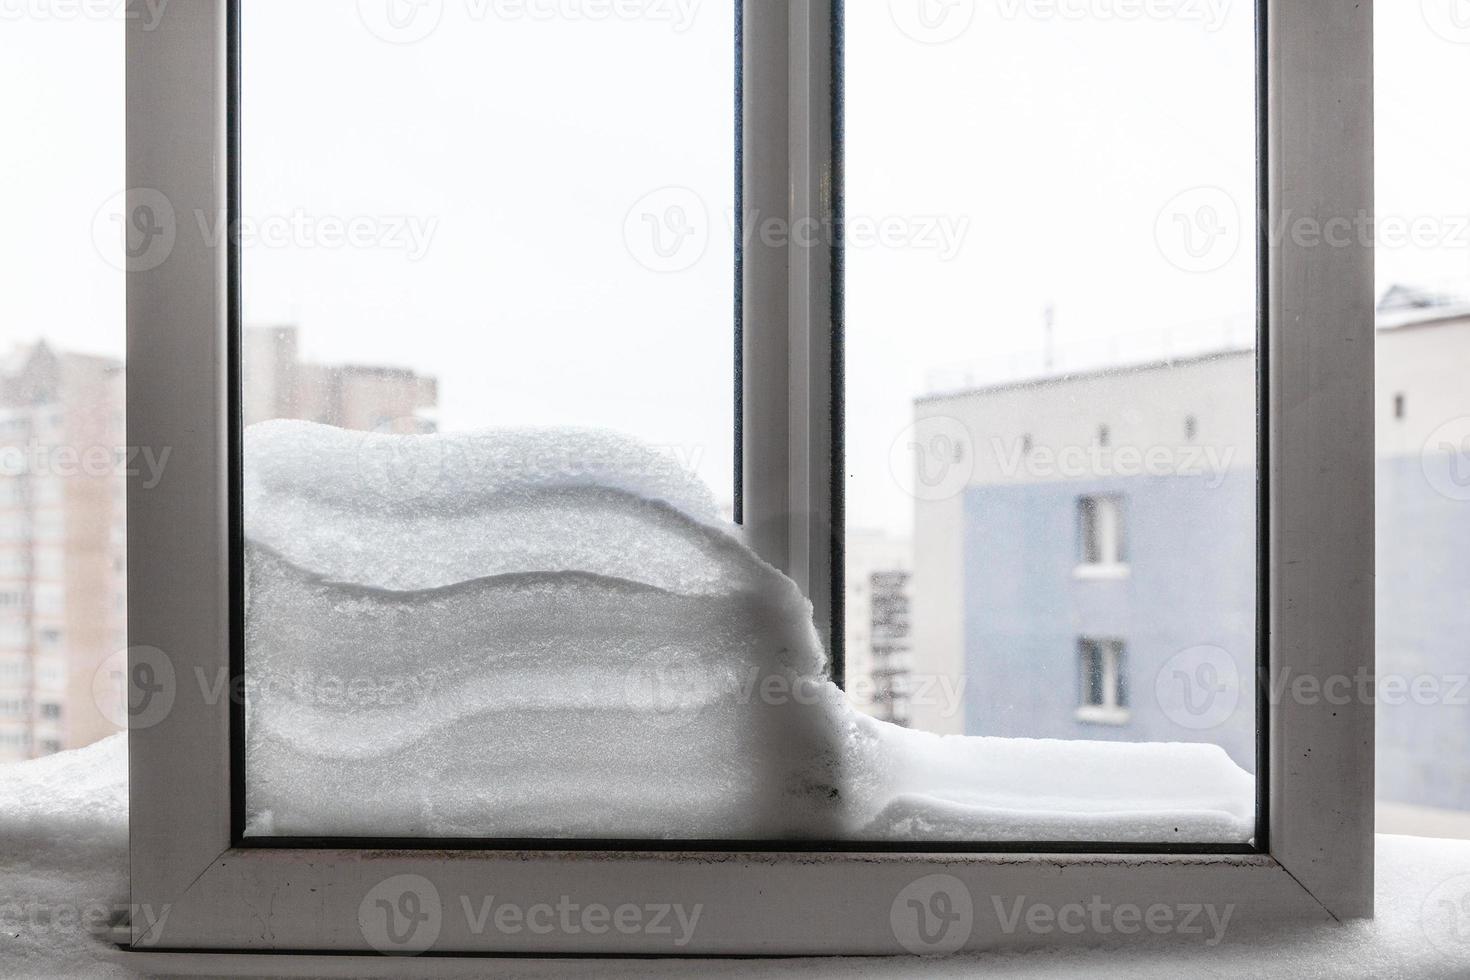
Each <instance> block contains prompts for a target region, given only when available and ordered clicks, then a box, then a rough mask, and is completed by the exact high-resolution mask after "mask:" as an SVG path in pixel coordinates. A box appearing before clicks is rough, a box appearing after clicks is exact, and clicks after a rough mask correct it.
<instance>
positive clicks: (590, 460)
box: [245, 422, 1254, 842]
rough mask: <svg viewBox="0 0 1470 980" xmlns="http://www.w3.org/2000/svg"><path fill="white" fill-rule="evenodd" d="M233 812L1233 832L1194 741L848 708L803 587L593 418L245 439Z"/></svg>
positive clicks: (540, 833)
mask: <svg viewBox="0 0 1470 980" xmlns="http://www.w3.org/2000/svg"><path fill="white" fill-rule="evenodd" d="M245 530H246V539H247V548H246V576H247V577H246V584H247V589H246V603H247V605H246V690H247V698H246V725H247V729H246V730H247V779H246V785H247V811H248V821H249V823H248V828H249V832H250V833H252V834H258V835H286V836H322V835H326V836H373V837H398V836H404V837H410V836H447V837H501V838H504V837H511V838H529V837H536V838H540V837H580V838H650V839H762V838H779V839H847V840H867V841H893V840H942V841H960V840H984V841H1005V840H1027V839H1030V840H1038V839H1041V840H1058V841H1060V840H1094V841H1095V840H1110V841H1149V842H1160V841H1190V842H1242V841H1246V840H1248V839H1249V838H1250V836H1251V834H1252V828H1253V821H1254V780H1253V779H1252V777H1251V776H1250V775H1249V774H1247V773H1245V772H1244V771H1242V770H1241V769H1239V768H1238V767H1237V766H1236V765H1235V764H1234V763H1233V762H1231V761H1230V759H1229V758H1228V756H1227V755H1226V754H1225V753H1224V752H1223V751H1222V750H1221V749H1219V748H1217V747H1215V746H1210V745H1183V744H1171V745H1159V744H1154V745H1129V744H1119V743H1101V742H1098V743H1092V742H1043V741H1029V740H1017V739H990V738H960V737H949V738H940V737H938V736H933V735H927V734H922V733H914V732H909V731H907V730H905V729H902V728H899V727H896V726H892V725H888V724H885V723H882V722H878V721H875V720H873V719H871V718H868V717H866V716H864V715H861V714H860V713H858V712H856V711H854V710H853V709H851V708H850V707H849V706H848V704H847V702H846V700H845V699H844V697H843V695H842V693H841V692H840V691H839V690H838V689H837V688H836V686H835V685H833V684H832V683H831V682H830V681H829V680H828V679H827V677H826V673H825V659H824V655H823V653H822V649H821V645H820V642H819V640H818V637H817V634H816V632H815V629H814V628H813V626H812V616H811V607H810V605H809V604H808V603H807V601H806V599H805V598H804V597H803V596H802V595H801V593H800V591H799V590H798V589H797V587H796V586H795V584H794V583H792V582H791V581H790V580H789V579H787V578H786V577H785V576H783V575H782V574H781V573H779V572H778V571H776V570H775V569H774V568H772V567H770V566H769V565H767V564H766V563H764V562H763V561H761V560H760V559H759V558H758V557H757V556H756V555H755V554H754V553H752V552H751V551H750V550H749V549H748V548H746V547H745V546H744V544H742V543H741V541H740V540H739V539H738V537H737V532H736V531H735V529H733V528H731V527H729V526H728V525H723V524H722V523H721V522H720V521H719V520H718V518H717V516H716V513H715V509H714V506H713V504H712V501H711V497H710V493H709V491H708V489H707V488H705V487H704V486H703V485H701V484H700V483H699V482H698V480H697V479H695V478H694V477H692V476H691V475H689V474H688V473H687V472H685V471H684V470H682V469H681V468H680V467H679V466H677V465H676V463H675V462H674V461H673V459H672V458H670V457H667V456H664V455H661V454H659V453H656V452H653V451H652V450H649V449H646V448H644V447H641V446H639V445H637V444H636V443H633V442H631V441H629V440H626V439H623V438H622V437H619V436H615V435H611V434H606V433H596V432H584V431H504V432H495V431H492V432H484V433H477V434H466V435H452V436H384V435H377V434H371V435H368V434H363V433H355V432H347V431H344V430H340V429H335V428H329V427H325V426H317V425H312V424H309V423H304V422H269V423H264V424H262V425H258V426H253V427H251V428H250V429H249V430H248V431H247V433H246V445H245Z"/></svg>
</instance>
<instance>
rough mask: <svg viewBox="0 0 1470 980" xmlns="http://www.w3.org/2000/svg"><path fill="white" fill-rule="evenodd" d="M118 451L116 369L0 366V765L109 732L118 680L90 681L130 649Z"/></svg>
mask: <svg viewBox="0 0 1470 980" xmlns="http://www.w3.org/2000/svg"><path fill="white" fill-rule="evenodd" d="M125 444H126V439H125V436H124V427H123V374H122V365H121V364H119V363H118V362H117V361H115V360H112V359H110V358H105V357H93V356H88V355H84V354H69V353H59V352H56V351H53V350H52V349H51V348H50V347H49V346H47V345H46V344H44V343H38V344H34V345H30V346H24V347H18V348H16V349H15V350H14V351H13V352H11V354H10V355H9V356H8V357H6V358H5V359H4V360H3V361H0V760H15V759H28V758H33V757H35V756H41V755H48V754H50V753H52V752H57V751H60V750H61V749H63V748H74V747H79V746H83V745H87V744H89V743H91V742H94V741H96V740H97V739H99V738H101V737H103V736H105V735H108V734H111V733H112V732H114V731H116V726H115V724H114V720H115V719H117V718H120V717H121V707H120V706H121V703H122V684H121V679H120V678H112V679H109V678H106V677H103V678H101V679H100V686H99V695H98V696H94V693H93V685H94V678H96V677H97V674H98V668H99V667H100V666H101V665H102V663H103V662H104V661H105V660H106V659H107V658H108V657H109V656H110V655H111V654H113V653H114V652H116V651H118V650H121V649H124V647H125V646H126V643H127V639H126V636H127V634H126V615H127V607H126V602H127V578H126V568H125V564H124V556H125V551H124V549H125V543H124V542H125V534H126V525H125V510H124V500H123V487H124V479H123V475H124V473H125V472H126V470H127V468H128V467H129V466H131V465H133V464H134V463H135V462H136V461H135V460H131V459H129V458H128V454H127V453H126V451H125V450H124V448H123V447H124V446H125ZM113 700H115V701H116V705H113V704H110V703H109V701H113Z"/></svg>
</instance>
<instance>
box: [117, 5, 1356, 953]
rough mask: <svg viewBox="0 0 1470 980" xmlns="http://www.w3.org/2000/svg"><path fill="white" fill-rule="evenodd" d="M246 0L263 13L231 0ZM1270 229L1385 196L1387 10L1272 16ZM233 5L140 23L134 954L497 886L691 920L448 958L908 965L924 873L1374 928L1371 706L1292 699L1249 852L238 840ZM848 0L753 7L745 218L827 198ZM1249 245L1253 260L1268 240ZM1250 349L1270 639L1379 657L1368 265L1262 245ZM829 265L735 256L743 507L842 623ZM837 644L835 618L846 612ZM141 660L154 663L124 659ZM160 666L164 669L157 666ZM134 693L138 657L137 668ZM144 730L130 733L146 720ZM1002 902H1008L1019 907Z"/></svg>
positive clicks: (334, 931) (133, 415) (258, 938)
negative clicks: (232, 429) (1382, 111)
mask: <svg viewBox="0 0 1470 980" xmlns="http://www.w3.org/2000/svg"><path fill="white" fill-rule="evenodd" d="M244 2H251V0H244ZM1265 7H1266V14H1267V16H1266V25H1267V27H1266V51H1267V58H1266V63H1267V71H1266V78H1267V84H1266V86H1265V90H1264V91H1265V107H1266V110H1267V112H1266V116H1267V119H1268V140H1267V142H1268V144H1269V165H1268V167H1267V171H1266V172H1267V174H1268V178H1267V180H1266V187H1265V191H1266V194H1265V197H1266V200H1267V201H1268V202H1269V203H1268V205H1267V210H1266V217H1268V218H1269V219H1270V226H1272V227H1274V226H1275V225H1276V222H1277V219H1278V218H1279V217H1280V216H1281V215H1283V214H1290V215H1292V216H1293V217H1295V218H1315V219H1317V220H1318V221H1319V222H1326V221H1327V220H1328V219H1331V218H1337V217H1342V216H1353V215H1357V214H1359V213H1366V212H1369V211H1370V210H1371V205H1372V5H1371V3H1370V2H1361V3H1343V2H1340V0H1268V2H1267V3H1266V4H1265ZM228 9H229V8H228V0H176V2H175V3H172V4H170V5H169V7H168V9H167V11H166V12H165V13H164V16H163V17H162V18H161V19H160V20H158V21H157V23H156V24H151V23H150V25H149V27H150V28H151V29H145V26H144V22H143V20H141V19H135V20H130V21H129V24H128V42H127V43H128V58H127V99H128V125H127V132H128V185H129V187H130V188H133V191H132V192H131V194H132V197H131V198H130V207H135V206H137V207H142V206H150V207H155V208H156V204H157V201H158V195H162V197H163V198H164V199H166V200H167V201H168V202H169V203H170V205H171V206H172V209H173V212H174V220H175V221H176V223H177V229H176V230H177V240H176V243H175V245H174V247H173V249H172V252H171V254H170V255H169V256H168V258H167V260H166V261H164V262H162V263H161V264H159V265H157V266H156V267H153V268H145V267H142V266H140V267H139V268H138V269H137V270H135V271H131V272H130V274H129V281H128V371H129V386H128V405H127V407H128V426H129V442H130V444H131V445H152V446H168V447H170V448H171V450H172V456H171V457H170V465H169V468H168V471H167V472H166V473H165V474H164V476H163V479H162V480H161V482H159V483H158V485H157V486H156V487H152V488H148V487H145V486H144V485H143V484H142V483H141V482H139V481H136V480H134V481H132V482H131V483H130V485H129V489H128V522H129V527H128V531H129V541H130V548H129V559H128V562H129V566H128V573H129V574H128V579H129V598H128V606H129V628H130V643H131V644H133V648H134V650H135V651H139V650H141V649H142V648H144V647H152V648H157V649H158V650H162V651H166V652H167V654H168V657H169V661H170V663H171V665H172V668H173V670H174V672H175V675H176V677H177V679H178V683H177V684H176V685H175V690H174V697H173V703H172V706H171V710H169V711H167V712H166V713H165V714H164V716H163V717H162V718H161V719H160V718H156V717H150V718H148V719H147V721H148V722H149V723H150V724H148V727H137V728H136V729H135V730H134V732H133V734H132V738H131V742H130V774H131V804H130V808H131V887H132V902H133V905H134V907H135V908H150V909H155V910H157V909H160V908H164V907H166V908H167V909H168V915H167V917H166V918H165V919H164V920H163V922H162V924H161V925H153V926H151V927H150V922H152V921H153V920H152V919H149V918H142V917H138V918H135V921H133V922H132V924H131V928H130V931H131V943H132V946H133V948H135V949H144V948H152V949H165V950H203V949H214V950H222V949H229V950H242V951H251V950H259V951H265V950H296V951H313V950H315V951H353V950H364V949H366V948H367V947H368V945H369V943H368V941H367V940H366V938H365V934H364V930H363V927H362V923H361V922H360V921H359V912H360V910H361V909H362V908H363V907H364V902H365V900H366V899H367V897H368V895H369V892H370V891H371V890H372V889H373V888H374V887H375V886H377V885H379V884H380V883H381V882H383V881H384V880H386V879H391V878H394V877H395V876H399V875H413V876H420V877H421V878H422V879H424V880H427V881H429V882H431V883H432V885H433V887H434V888H435V890H436V893H437V894H438V895H440V896H442V897H443V899H444V903H445V908H446V909H450V908H451V907H452V906H453V904H454V903H455V902H456V901H457V900H458V897H461V896H481V895H485V894H488V893H491V892H493V893H494V894H496V895H497V896H500V897H502V898H509V899H513V900H518V901H521V902H523V903H524V904H531V903H533V902H537V901H545V900H548V899H554V898H555V897H556V896H574V897H576V899H577V900H578V901H580V902H582V903H584V904H585V903H602V904H605V905H608V906H609V907H616V906H619V905H622V904H628V903H632V904H643V903H668V902H681V903H686V904H688V905H694V904H699V905H701V906H702V908H703V914H702V918H701V922H700V927H699V929H698V930H697V932H696V934H695V935H694V937H693V940H692V942H690V943H687V944H684V945H675V944H674V942H673V939H672V938H671V937H669V936H666V935H661V934H652V933H649V932H641V933H637V934H630V935H629V934H623V933H620V932H618V931H616V930H611V931H609V932H608V933H606V934H602V935H592V934H588V933H584V934H580V935H569V934H553V935H542V934H536V933H533V932H530V931H525V930H523V931H521V932H520V933H518V934H515V935H510V934H504V933H498V932H496V931H495V930H487V931H483V932H479V933H478V934H477V933H476V931H475V930H474V929H472V928H469V927H468V925H467V923H466V921H465V919H464V918H463V917H461V916H458V915H455V914H448V913H447V912H446V914H445V915H443V917H442V920H443V921H442V923H441V927H440V928H438V929H437V930H436V936H435V941H434V943H433V945H432V946H431V947H430V949H431V951H434V952H463V953H484V952H499V953H563V954H570V953H599V954H676V955H686V956H687V955H696V954H772V955H774V954H802V953H814V954H823V953H851V954H865V953H901V952H904V951H906V950H909V951H912V945H911V944H910V945H907V946H906V945H905V944H904V943H902V942H901V941H900V937H899V936H898V935H896V930H895V928H894V924H893V923H894V919H893V915H894V910H895V907H896V906H895V902H896V901H897V899H898V896H899V894H900V892H901V890H902V889H904V888H905V886H907V885H909V884H910V883H912V882H914V881H915V880H916V879H919V878H921V877H923V876H926V875H932V874H945V875H950V876H953V878H954V879H956V880H957V881H959V882H960V883H962V885H963V886H964V887H965V888H966V889H968V891H969V892H970V893H971V894H972V895H973V896H974V900H975V907H976V908H975V914H974V921H973V927H972V928H971V929H970V930H969V931H968V933H967V935H966V937H965V938H964V940H963V944H962V945H963V947H964V948H971V949H983V948H992V947H998V946H1017V945H1026V944H1038V943H1058V942H1071V941H1076V942H1087V941H1095V940H1096V937H1095V936H1087V935H1082V936H1076V937H1074V936H1070V935H1067V934H1064V933H1060V932H1052V933H1049V934H1045V935H1042V934H1038V933H1035V932H1028V931H1027V930H1020V931H1013V932H1007V931H1006V930H1005V929H1004V928H1002V926H1001V924H1000V923H999V922H998V921H997V920H996V918H995V916H993V915H991V914H990V913H989V907H990V903H989V897H991V896H996V897H1009V896H1023V895H1024V896H1028V900H1030V901H1037V902H1047V903H1051V904H1053V905H1054V906H1058V905H1062V904H1065V903H1068V902H1079V901H1081V902H1086V901H1088V900H1090V899H1091V898H1093V897H1094V896H1102V897H1103V898H1105V899H1106V900H1108V901H1112V902H1115V903H1123V902H1135V903H1139V904H1141V905H1144V906H1147V905H1150V904H1157V903H1178V904H1187V903H1199V902H1217V903H1231V904H1233V905H1234V906H1235V907H1236V912H1235V916H1236V918H1235V920H1234V922H1235V923H1236V927H1240V928H1247V927H1250V926H1256V927H1262V926H1266V927H1269V926H1271V925H1272V924H1279V923H1282V922H1304V921H1318V920H1326V919H1329V918H1339V919H1341V918H1347V917H1354V916H1366V915H1369V914H1371V911H1372V858H1373V840H1372V812H1373V809H1372V797H1373V712H1372V708H1371V706H1370V705H1367V704H1352V705H1348V706H1337V705H1326V704H1321V705H1317V706H1308V705H1300V704H1291V703H1282V704H1279V705H1270V706H1267V707H1265V708H1263V710H1264V711H1265V712H1266V715H1265V718H1266V721H1267V722H1268V724H1269V742H1268V744H1269V747H1270V751H1269V757H1268V760H1267V761H1268V763H1269V787H1270V793H1269V804H1270V806H1269V811H1268V816H1267V824H1266V827H1267V829H1268V834H1267V836H1266V841H1265V844H1266V853H1263V854H1259V855H1238V856H1231V855H1213V856H1211V855H1181V854H1173V855H1142V854H1139V855H1119V854H1099V855H1087V854H1069V855H1055V854H1053V855H1046V854H981V855H957V854H943V853H925V854H851V853H831V852H825V851H821V850H814V851H813V852H811V853H799V854H793V853H727V852H711V853H669V854H663V853H627V852H617V853H613V852H576V853H564V852H555V851H547V852H534V853H530V852H497V851H474V850H456V851H449V850H444V851H438V850H407V851H393V850H373V851H369V850H361V849H261V848H236V847H234V846H233V844H232V836H231V834H232V812H231V794H230V772H231V767H232V766H233V765H236V764H238V756H237V750H238V746H232V743H231V728H230V715H229V703H228V699H227V698H221V699H214V700H213V701H212V702H211V701H207V700H206V699H204V698H201V697H200V696H199V694H198V689H199V685H197V684H195V683H193V682H192V678H194V677H196V676H204V677H216V676H223V675H222V674H221V672H224V675H227V674H228V672H229V671H230V666H231V662H230V629H231V625H230V624H231V610H230V601H231V599H230V596H231V591H230V588H229V585H230V581H229V576H230V547H229V546H230V541H231V534H232V529H231V527H230V520H229V514H230V510H229V506H228V493H229V489H230V478H231V477H230V464H229V453H230V451H231V446H230V435H229V427H228V424H227V416H228V406H229V400H228V394H227V393H228V389H229V384H230V380H231V379H230V378H229V372H228V370H227V356H226V355H227V350H228V343H229V339H228V329H227V328H228V322H229V320H228V313H229V306H230V301H231V290H232V288H233V287H232V284H231V281H230V270H229V266H228V261H227V255H226V251H225V249H223V248H222V247H218V246H216V245H212V244H210V243H207V242H205V241H203V240H201V237H200V236H197V235H190V234H189V233H188V230H189V227H190V226H191V225H192V223H193V219H192V218H191V217H189V216H191V215H194V214H195V213H196V212H199V213H204V214H209V215H217V214H221V213H224V212H225V211H226V208H227V204H228V202H227V197H226V194H227V187H228V180H227V177H228V169H229V146H230V134H229V131H228V125H227V102H228V91H229V79H228V77H227V65H228V63H229V62H228V58H227V49H226V37H227V17H228ZM830 23H831V0H745V9H744V60H743V72H744V89H745V105H744V122H745V130H744V172H745V175H746V176H745V197H746V207H747V210H749V209H750V208H751V207H759V208H761V210H762V211H763V213H767V214H770V213H791V214H792V215H793V216H795V217H800V216H803V215H813V214H816V215H822V214H823V213H824V211H823V209H830V208H831V207H832V205H833V198H832V195H831V189H832V187H833V184H832V179H833V172H834V171H833V151H832V140H831V126H830V122H831V120H830V109H831V101H830V85H831V77H832V75H831V72H830V70H829V68H830V62H831V58H832V46H831V42H832V37H833V34H832V32H831V30H830ZM1267 244H1268V243H1266V242H1265V241H1264V240H1263V247H1264V246H1266V245H1267ZM1268 256H1269V261H1268V265H1269V269H1270V275H1269V289H1268V300H1267V304H1266V308H1267V310H1268V311H1269V316H1270V322H1271V324H1272V327H1271V330H1270V333H1269V343H1268V344H1267V346H1266V348H1265V352H1264V357H1263V364H1264V367H1265V380H1266V393H1267V411H1266V414H1265V419H1266V425H1265V427H1264V428H1263V431H1262V438H1263V439H1264V440H1266V442H1267V445H1268V447H1269V456H1268V459H1269V466H1268V474H1269V488H1270V491H1269V509H1268V513H1269V521H1268V530H1269V554H1270V561H1269V570H1268V571H1269V574H1268V577H1269V597H1270V598H1269V604H1268V621H1269V648H1270V661H1271V663H1270V666H1271V669H1272V670H1273V671H1281V670H1288V669H1289V670H1290V671H1291V672H1292V673H1293V674H1301V673H1307V674H1312V675H1318V676H1327V675H1336V674H1344V675H1347V676H1354V675H1355V673H1356V672H1357V671H1358V670H1359V669H1366V670H1371V669H1372V668H1373V618H1372V617H1373V562H1374V553H1373V535H1372V527H1373V506H1372V504H1373V466H1372V459H1373V457H1372V453H1373V429H1372V414H1371V407H1372V390H1373V340H1374V334H1373V315H1372V274H1371V273H1372V255H1371V250H1370V248H1369V247H1368V246H1366V245H1360V244H1352V245H1348V246H1346V247H1342V248H1337V247H1329V246H1326V245H1318V246H1316V247H1311V246H1307V245H1304V244H1300V243H1293V242H1291V241H1281V242H1275V241H1272V242H1269V252H1268ZM830 258H831V256H830V254H828V253H827V251H826V250H825V249H818V250H815V251H812V250H808V251H804V252H803V251H798V250H792V251H789V252H788V251H786V250H785V249H776V248H770V247H767V246H763V245H761V244H760V243H759V242H753V243H752V244H751V246H750V247H749V248H748V250H747V252H746V254H745V260H744V261H745V266H744V269H745V273H744V283H743V287H744V296H745V302H744V314H745V315H744V336H745V371H744V377H745V399H744V402H745V406H744V432H745V450H746V452H745V461H744V490H745V503H746V520H747V524H748V525H749V527H750V529H751V533H752V540H753V541H754V542H755V543H756V546H757V547H758V548H759V549H760V550H761V551H762V553H764V554H766V555H768V556H771V557H772V558H774V559H775V560H777V561H778V562H779V563H780V564H781V565H782V566H783V567H784V568H786V569H787V570H789V571H790V572H791V573H792V574H793V576H795V577H796V578H797V580H798V581H799V582H801V583H802V584H803V585H804V586H806V587H807V588H808V590H809V592H810V593H811V594H812V595H813V597H814V599H815V600H816V604H817V606H818V608H819V609H822V608H830V605H829V604H827V603H825V602H824V601H823V600H824V599H825V598H829V597H828V596H826V595H825V594H824V593H823V590H824V589H829V588H830V579H829V577H828V574H827V572H826V571H825V569H827V568H828V567H829V566H830V562H831V555H832V551H833V545H832V541H833V537H832V534H831V530H830V528H831V526H832V523H833V522H832V517H833V506H832V505H833V495H832V490H831V484H832V481H831V472H830V460H831V456H830V455H829V453H828V448H829V447H830V446H831V445H832V440H833V439H834V433H833V432H832V418H831V413H830V412H829V411H828V406H830V405H831V403H832V402H831V394H832V393H831V387H830V386H831V385H832V383H833V382H832V376H831V373H830V371H829V370H828V368H827V366H828V365H830V364H831V363H832V359H831V345H832V337H833V327H832V323H833V317H832V306H831V292H830V285H831V279H830V277H831V269H832V264H831V261H830ZM828 625H830V624H828ZM149 656H151V655H150V654H148V653H146V652H139V653H137V654H136V660H135V665H136V664H138V663H142V662H144V661H145V660H147V658H148V657H149ZM150 662H151V661H150ZM130 676H131V670H130ZM141 722H142V719H140V723H141ZM1006 900H1007V901H1009V898H1007V899H1006Z"/></svg>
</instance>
